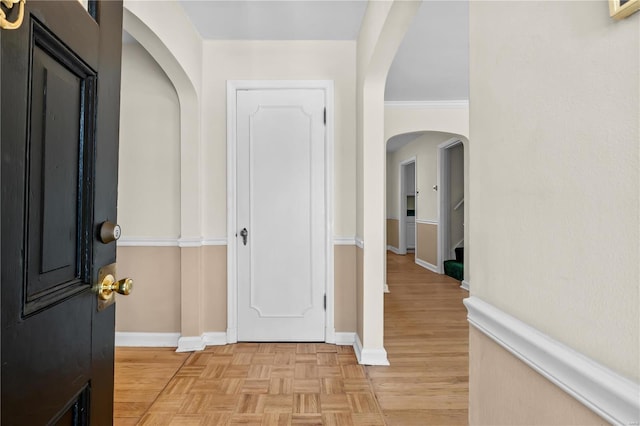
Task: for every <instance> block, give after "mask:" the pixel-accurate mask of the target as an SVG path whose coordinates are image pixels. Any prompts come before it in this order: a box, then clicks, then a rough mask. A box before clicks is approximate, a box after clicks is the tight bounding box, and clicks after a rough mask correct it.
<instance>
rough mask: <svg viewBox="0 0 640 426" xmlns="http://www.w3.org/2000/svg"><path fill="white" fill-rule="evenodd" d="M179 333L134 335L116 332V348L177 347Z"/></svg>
mask: <svg viewBox="0 0 640 426" xmlns="http://www.w3.org/2000/svg"><path fill="white" fill-rule="evenodd" d="M179 338H180V333H136V332H127V331H116V339H115V343H116V346H121V347H127V346H129V347H147V348H149V347H151V348H172V347H174V348H175V347H177V346H178V339H179Z"/></svg>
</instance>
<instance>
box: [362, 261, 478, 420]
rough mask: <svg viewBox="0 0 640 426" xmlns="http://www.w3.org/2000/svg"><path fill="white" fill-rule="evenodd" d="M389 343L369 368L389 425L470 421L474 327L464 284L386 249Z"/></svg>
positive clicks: (386, 342) (386, 320) (386, 316)
mask: <svg viewBox="0 0 640 426" xmlns="http://www.w3.org/2000/svg"><path fill="white" fill-rule="evenodd" d="M387 284H388V285H389V289H390V293H388V294H386V295H385V301H384V302H385V323H384V333H385V334H384V335H385V339H384V346H385V349H386V350H387V354H388V358H389V362H390V363H391V366H389V367H367V374H368V377H369V379H370V381H371V383H372V385H373V388H374V391H375V394H376V398H377V400H378V402H379V404H380V406H381V408H382V411H383V414H384V416H385V420H386V422H387V424H389V425H398V426H401V425H427V424H428V425H452V424H467V413H468V411H467V403H468V393H469V357H468V351H469V327H468V323H467V311H466V309H465V308H464V306H463V304H462V299H464V298H465V297H468V295H469V293H468V292H467V291H465V290H463V289H461V288H460V283H459V282H458V281H456V280H454V279H452V278H449V277H447V276H445V275H439V274H435V273H433V272H431V271H429V270H427V269H424V268H422V267H421V266H418V265H416V264H415V263H414V255H413V254H411V253H410V254H407V255H406V256H399V255H396V254H394V253H391V252H389V251H388V252H387Z"/></svg>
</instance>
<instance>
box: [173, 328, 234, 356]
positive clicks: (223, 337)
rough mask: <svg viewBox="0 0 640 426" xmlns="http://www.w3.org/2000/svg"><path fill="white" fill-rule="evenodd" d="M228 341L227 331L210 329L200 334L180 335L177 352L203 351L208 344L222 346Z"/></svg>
mask: <svg viewBox="0 0 640 426" xmlns="http://www.w3.org/2000/svg"><path fill="white" fill-rule="evenodd" d="M227 343H228V342H227V333H225V332H223V331H208V332H205V333H202V335H200V336H185V337H180V339H178V349H176V352H193V351H201V350H203V349H204V348H206V347H207V346H222V345H226V344H227Z"/></svg>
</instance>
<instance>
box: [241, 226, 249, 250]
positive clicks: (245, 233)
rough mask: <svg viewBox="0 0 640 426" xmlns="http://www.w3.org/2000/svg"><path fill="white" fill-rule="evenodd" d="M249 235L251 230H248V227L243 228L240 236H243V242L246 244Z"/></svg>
mask: <svg viewBox="0 0 640 426" xmlns="http://www.w3.org/2000/svg"><path fill="white" fill-rule="evenodd" d="M248 235H249V231H247V228H242V231H240V236H241V237H242V244H244V245H245V246H246V245H247V236H248Z"/></svg>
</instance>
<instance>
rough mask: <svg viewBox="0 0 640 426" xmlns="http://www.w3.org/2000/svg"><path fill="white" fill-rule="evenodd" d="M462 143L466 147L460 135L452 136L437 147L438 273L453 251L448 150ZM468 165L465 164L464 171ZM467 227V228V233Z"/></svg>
mask: <svg viewBox="0 0 640 426" xmlns="http://www.w3.org/2000/svg"><path fill="white" fill-rule="evenodd" d="M459 144H462V146H463V148H464V144H463V143H462V139H461V138H459V137H455V138H451V139H449V140H446V141H444V142H442V143H440V144H438V148H437V151H438V152H437V163H436V168H437V181H436V185H438V197H437V199H438V222H440V223H441V224H442V226H438V242H437V244H438V260H437V262H438V265H437V266H438V273H439V274H444V261H445V253H450V252H451V241H449V240H450V238H449V235H448V234H447V235H445V230H448V229H449V215H448V207H449V205H450V204H451V200H450V192H451V191H450V190H449V186H450V185H449V183H450V182H449V161H448V160H449V154H448V152H447V150H448V149H449V148H453V147H454V146H456V145H459ZM465 166H466V165H465V164H463V171H464V167H465ZM464 185H467V182H464ZM464 237H467V235H466V229H465V235H463V239H464Z"/></svg>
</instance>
